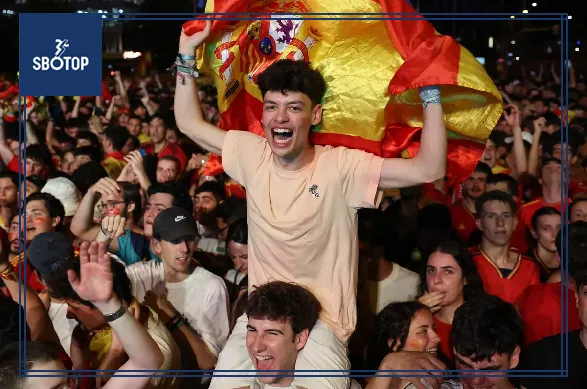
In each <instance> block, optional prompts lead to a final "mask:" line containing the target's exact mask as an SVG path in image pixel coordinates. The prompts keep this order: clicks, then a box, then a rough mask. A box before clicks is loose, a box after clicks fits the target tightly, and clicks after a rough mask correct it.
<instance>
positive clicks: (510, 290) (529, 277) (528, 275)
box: [471, 246, 540, 304]
mask: <svg viewBox="0 0 587 389" xmlns="http://www.w3.org/2000/svg"><path fill="white" fill-rule="evenodd" d="M510 251H512V252H515V253H516V254H517V256H518V260H517V263H516V265H515V266H514V268H513V269H512V270H511V271H509V270H508V271H502V269H500V268H498V267H497V265H496V264H495V263H493V261H492V260H491V259H490V258H489V257H488V256H487V254H485V252H484V251H483V249H482V248H481V246H476V247H474V248H472V249H471V253H472V255H473V261H474V262H475V265H476V266H477V270H478V271H479V275H480V276H481V280H482V281H483V286H484V287H485V291H486V292H487V293H488V294H493V295H495V296H498V297H499V298H501V299H502V300H504V301H507V302H508V303H511V304H513V303H514V302H515V301H516V300H517V299H518V297H520V295H521V294H522V292H524V290H525V289H526V287H527V286H529V285H533V284H536V283H538V282H540V270H539V269H538V265H536V264H535V263H534V262H532V260H531V259H529V258H527V257H526V256H524V255H521V254H520V253H519V251H518V250H516V249H514V248H510ZM504 273H505V275H504Z"/></svg>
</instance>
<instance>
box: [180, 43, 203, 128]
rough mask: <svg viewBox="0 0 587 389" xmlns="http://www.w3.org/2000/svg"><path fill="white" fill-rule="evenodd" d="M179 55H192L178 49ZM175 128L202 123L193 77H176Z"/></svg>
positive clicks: (196, 85)
mask: <svg viewBox="0 0 587 389" xmlns="http://www.w3.org/2000/svg"><path fill="white" fill-rule="evenodd" d="M180 53H181V54H184V55H194V52H192V50H190V49H185V48H181V47H180ZM173 111H174V113H175V120H176V123H177V126H178V127H179V129H180V130H181V129H182V128H187V127H189V126H190V125H193V124H194V123H198V122H202V121H204V116H203V115H202V106H201V104H200V97H199V95H198V84H197V82H196V79H195V78H194V77H183V78H180V77H176V82H175V101H174V109H173Z"/></svg>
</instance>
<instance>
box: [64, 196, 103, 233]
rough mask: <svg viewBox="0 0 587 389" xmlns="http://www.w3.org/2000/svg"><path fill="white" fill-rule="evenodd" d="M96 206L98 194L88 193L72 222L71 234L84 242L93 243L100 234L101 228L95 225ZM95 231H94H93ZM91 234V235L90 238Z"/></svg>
mask: <svg viewBox="0 0 587 389" xmlns="http://www.w3.org/2000/svg"><path fill="white" fill-rule="evenodd" d="M95 205H96V193H95V192H92V191H88V193H86V195H85V196H84V197H83V199H82V201H81V202H80V204H79V206H78V208H77V211H75V215H74V216H73V219H72V220H71V232H72V233H73V234H74V235H75V236H77V237H78V238H81V239H83V240H88V241H92V240H94V239H95V238H96V236H97V234H98V232H99V226H97V225H96V224H95V223H94V206H95ZM92 230H94V231H92ZM90 232H91V235H93V236H88V235H89V233H90Z"/></svg>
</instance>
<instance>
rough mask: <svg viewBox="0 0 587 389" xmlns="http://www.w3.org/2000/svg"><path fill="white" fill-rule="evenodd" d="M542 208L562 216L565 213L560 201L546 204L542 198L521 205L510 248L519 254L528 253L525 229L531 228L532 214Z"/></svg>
mask: <svg viewBox="0 0 587 389" xmlns="http://www.w3.org/2000/svg"><path fill="white" fill-rule="evenodd" d="M542 207H552V208H554V209H558V210H559V211H560V212H561V213H563V214H564V213H565V211H566V207H565V208H562V209H561V203H560V201H559V202H558V203H554V204H547V203H545V202H544V198H543V197H540V198H538V199H536V200H533V201H530V202H528V203H526V204H524V205H522V206H521V207H520V210H519V211H518V227H517V228H516V230H515V231H514V234H513V235H512V242H511V244H512V246H514V247H515V248H517V249H518V250H520V251H521V252H525V251H528V249H529V248H530V245H529V243H528V236H527V231H526V229H530V228H532V216H534V213H535V212H536V211H538V210H539V209H540V208H542Z"/></svg>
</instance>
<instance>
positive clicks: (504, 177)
mask: <svg viewBox="0 0 587 389" xmlns="http://www.w3.org/2000/svg"><path fill="white" fill-rule="evenodd" d="M500 182H505V183H506V184H507V186H508V192H509V194H510V195H512V196H517V195H518V194H519V193H518V182H517V181H516V179H515V178H514V177H512V176H510V175H509V174H505V173H498V174H492V175H491V176H489V177H487V181H485V184H486V185H489V184H492V185H495V184H499V183H500Z"/></svg>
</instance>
